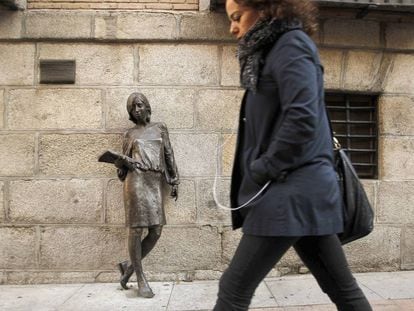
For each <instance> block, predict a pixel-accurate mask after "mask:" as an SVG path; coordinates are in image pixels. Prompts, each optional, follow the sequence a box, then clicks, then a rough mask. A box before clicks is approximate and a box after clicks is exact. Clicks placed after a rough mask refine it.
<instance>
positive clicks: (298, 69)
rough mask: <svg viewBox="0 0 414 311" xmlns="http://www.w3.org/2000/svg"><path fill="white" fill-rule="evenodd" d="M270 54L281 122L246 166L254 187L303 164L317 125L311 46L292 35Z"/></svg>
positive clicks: (297, 35) (292, 33) (315, 81)
mask: <svg viewBox="0 0 414 311" xmlns="http://www.w3.org/2000/svg"><path fill="white" fill-rule="evenodd" d="M309 40H310V39H309ZM271 53H272V54H271V55H270V57H269V61H271V64H272V65H271V68H272V76H273V78H274V79H275V81H276V82H277V86H278V88H279V94H280V95H279V96H280V98H279V99H280V105H281V118H282V121H281V124H280V126H279V127H278V129H277V131H276V132H275V133H273V134H272V138H271V140H270V143H269V145H268V148H267V150H266V151H265V152H263V153H262V154H261V156H260V157H259V158H258V159H256V160H255V161H253V162H252V163H251V164H250V169H251V172H252V177H253V178H254V179H255V180H256V181H257V182H258V183H264V182H265V181H267V180H269V179H278V178H279V177H281V176H283V174H284V173H285V172H287V171H289V170H291V169H294V168H296V167H299V166H300V165H302V164H304V163H303V161H304V158H305V157H304V153H305V152H306V147H307V143H309V141H311V140H313V138H314V137H315V133H316V127H317V124H318V103H319V87H320V86H319V85H318V84H319V83H318V76H317V74H318V73H317V69H316V66H315V61H314V53H315V52H314V51H312V46H311V43H310V42H307V40H306V38H305V34H304V33H301V32H299V31H292V32H290V33H288V34H286V35H284V36H282V37H281V38H280V40H279V42H278V43H277V45H276V47H275V48H274V50H273V51H272V52H271Z"/></svg>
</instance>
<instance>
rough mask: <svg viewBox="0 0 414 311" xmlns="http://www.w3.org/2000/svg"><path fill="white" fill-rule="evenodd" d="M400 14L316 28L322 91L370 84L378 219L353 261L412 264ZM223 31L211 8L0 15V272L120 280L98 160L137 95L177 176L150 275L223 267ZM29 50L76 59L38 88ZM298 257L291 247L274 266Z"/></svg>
mask: <svg viewBox="0 0 414 311" xmlns="http://www.w3.org/2000/svg"><path fill="white" fill-rule="evenodd" d="M32 3H33V1H32ZM413 26H414V23H413V21H409V20H407V21H405V22H403V23H402V22H396V21H394V20H387V21H379V20H376V19H372V20H353V19H341V18H337V17H333V16H330V15H327V16H325V17H324V18H323V20H322V23H321V30H320V32H319V34H318V35H317V36H315V40H316V42H317V43H318V45H319V47H320V53H321V57H322V60H323V63H324V65H325V72H326V75H325V84H326V87H327V89H328V90H331V91H349V92H363V93H372V92H374V93H380V94H381V96H380V102H379V118H380V126H379V141H380V150H379V155H380V157H379V165H380V176H379V178H378V179H377V180H364V185H365V187H366V189H367V192H368V194H369V197H370V200H371V202H372V203H373V205H374V207H375V210H376V226H375V230H374V232H373V233H372V234H371V235H370V236H368V237H367V238H365V239H362V240H360V241H357V242H355V243H352V244H351V245H349V246H347V247H346V251H347V253H348V256H349V260H350V264H351V266H352V268H353V269H354V271H387V270H398V269H412V268H414V252H413V251H412V249H413V246H414V209H413V208H412V206H413V203H414V187H413V186H414V162H413V160H412V154H413V151H414V127H413V124H414V123H413V120H414V100H413V99H414V79H413V75H412V70H411V68H413V66H414V33H413V29H414V27H413ZM227 28H228V25H227V20H226V17H225V16H224V15H223V14H202V13H197V14H189V13H172V12H168V13H166V12H164V13H163V12H158V13H151V12H116V11H114V12H110V13H109V12H104V11H88V12H76V11H55V12H52V13H50V12H48V11H28V12H25V13H23V12H14V13H13V12H6V11H4V12H3V11H0V137H1V139H0V163H1V165H0V250H1V252H0V274H1V275H2V277H1V278H0V282H1V283H42V282H63V283H65V282H89V281H90V282H93V281H116V280H117V279H118V274H117V272H116V271H115V264H116V263H117V262H118V261H120V260H123V259H126V258H127V257H128V255H127V249H126V231H125V228H124V211H123V206H122V195H121V192H122V191H121V187H122V185H121V183H120V182H119V181H118V180H117V178H116V174H115V169H114V168H113V167H111V166H110V165H106V164H102V163H98V162H97V157H98V156H99V154H100V153H102V152H103V151H105V150H107V149H115V150H120V147H121V135H122V133H123V131H124V130H125V129H127V128H128V127H130V126H132V123H131V122H130V121H128V117H127V114H126V110H125V105H126V99H127V97H128V96H129V94H130V93H131V92H134V91H141V92H143V93H144V94H146V96H147V97H148V99H149V101H150V103H151V105H152V108H153V114H152V115H153V120H154V121H163V122H165V123H166V124H167V126H168V127H169V131H170V136H171V141H172V145H173V148H174V151H175V156H176V159H177V162H178V167H179V171H180V174H181V179H182V182H181V185H180V189H179V199H178V201H177V202H175V201H173V200H168V201H167V202H166V206H165V208H166V213H167V222H168V224H167V226H166V227H165V228H164V231H163V234H162V237H161V239H160V241H159V244H157V246H156V248H155V249H154V251H153V252H152V253H151V254H150V255H149V256H148V258H147V259H145V261H144V266H145V268H146V270H148V271H149V276H150V279H153V280H167V279H168V280H171V279H187V280H189V279H209V278H218V277H219V276H220V274H221V271H223V269H224V268H225V267H226V265H227V264H228V262H229V260H230V258H231V256H232V254H233V252H234V249H235V247H236V245H237V242H238V239H239V237H240V232H239V231H236V232H233V231H231V229H230V218H229V212H227V211H223V210H221V209H218V208H217V206H216V205H215V203H214V201H213V196H212V185H213V182H214V176H215V174H216V164H217V163H218V173H219V175H220V176H221V178H220V180H219V183H218V187H217V188H218V193H219V198H220V200H221V202H223V203H228V192H229V186H230V182H229V176H230V172H231V165H232V160H233V152H234V145H235V136H234V133H235V131H236V128H235V126H236V118H237V115H238V109H239V105H240V100H241V96H242V94H243V92H242V90H241V89H240V87H239V82H238V64H237V60H236V58H235V53H236V45H235V43H234V42H233V41H232V40H231V38H230V37H229V36H228V34H227ZM42 59H70V60H75V61H76V81H75V84H60V85H46V84H40V83H39V61H40V60H42ZM223 143H225V145H224V146H223V148H222V150H220V149H219V146H221V145H222V144H223ZM217 158H218V160H219V161H218V162H217ZM301 266H302V264H301V262H300V261H299V259H298V258H297V256H296V255H295V254H294V253H293V252H289V253H288V254H287V255H286V256H285V257H284V258H283V260H282V261H281V263H280V264H279V265H278V266H277V267H276V268H275V270H274V271H273V272H272V274H273V275H276V274H279V273H288V272H292V273H295V272H298V271H299V268H300V267H301ZM301 271H303V269H302V270H301Z"/></svg>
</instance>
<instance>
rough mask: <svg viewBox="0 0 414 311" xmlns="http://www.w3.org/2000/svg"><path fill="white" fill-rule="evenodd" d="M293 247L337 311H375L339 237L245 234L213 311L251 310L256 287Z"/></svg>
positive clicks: (224, 276) (222, 282)
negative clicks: (349, 262)
mask: <svg viewBox="0 0 414 311" xmlns="http://www.w3.org/2000/svg"><path fill="white" fill-rule="evenodd" d="M291 246H293V247H294V248H295V250H296V252H297V253H298V255H299V257H300V258H301V259H302V261H303V262H304V264H305V265H306V266H307V267H308V268H309V270H310V271H311V272H312V274H313V276H314V277H315V278H316V280H317V282H318V284H319V286H320V287H321V289H322V290H323V291H324V292H325V293H326V294H327V295H328V296H329V298H330V299H331V300H332V302H333V303H335V305H336V307H337V308H338V310H341V311H351V310H358V311H371V310H372V308H371V306H370V305H369V302H368V300H367V299H366V297H365V295H364V294H363V292H362V291H361V289H360V288H359V286H358V284H357V283H356V281H355V278H354V277H353V276H352V273H351V271H350V270H349V267H348V263H347V261H346V258H345V254H344V252H343V249H342V246H341V243H340V241H339V239H338V237H337V236H336V235H326V236H306V237H263V236H252V235H246V234H245V235H243V237H242V239H241V240H240V244H239V246H238V248H237V250H236V253H235V254H234V257H233V259H232V261H231V263H230V265H229V267H228V269H227V270H226V271H225V272H224V273H223V275H222V277H221V279H220V284H219V293H218V299H217V302H216V306H215V307H214V311H242V310H248V307H249V304H250V301H251V299H252V297H253V294H254V291H255V290H256V288H257V286H258V285H259V284H260V282H261V281H262V280H263V279H264V277H265V276H266V275H267V273H268V272H269V271H270V270H271V269H272V268H273V267H274V266H275V264H276V263H277V262H278V261H279V260H280V258H281V257H282V256H283V254H285V253H286V251H287V250H288V249H289V248H290V247H291Z"/></svg>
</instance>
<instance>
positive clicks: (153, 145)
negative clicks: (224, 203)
mask: <svg viewBox="0 0 414 311" xmlns="http://www.w3.org/2000/svg"><path fill="white" fill-rule="evenodd" d="M127 111H128V114H129V119H130V120H131V121H132V122H134V123H135V126H134V127H133V128H131V129H129V130H128V131H127V132H126V133H125V134H124V139H123V148H122V153H123V155H122V156H121V157H119V158H118V159H116V160H115V162H114V164H115V166H116V167H117V168H118V177H119V179H120V180H121V181H123V183H124V185H123V197H124V207H125V215H126V225H127V226H128V227H129V234H128V250H129V255H130V259H131V263H132V264H131V265H129V266H128V265H127V262H123V263H120V264H119V268H120V271H121V273H122V276H121V280H120V283H121V286H122V287H123V288H124V289H128V287H127V282H128V280H129V278H130V277H131V275H132V274H133V273H134V271H135V272H136V275H137V281H138V295H139V296H141V297H145V298H151V297H153V296H154V293H153V292H152V290H151V288H150V286H149V284H148V282H147V280H146V278H145V275H144V272H143V269H142V263H141V261H142V259H143V258H144V257H145V256H147V255H148V253H149V252H150V251H151V250H152V249H153V247H154V246H155V244H156V242H157V241H158V239H159V238H160V236H161V231H162V226H163V225H165V223H166V222H165V213H164V207H163V188H164V185H165V183H167V184H169V185H171V187H172V189H171V194H170V195H171V196H172V197H173V198H175V199H177V197H178V192H177V191H178V184H179V177H178V171H177V165H176V163H175V159H174V153H173V150H172V147H171V144H170V139H169V136H168V130H167V127H166V125H165V124H164V123H152V122H150V119H151V106H150V104H149V102H148V99H147V98H146V97H145V96H144V95H143V94H142V93H133V94H131V95H130V96H129V98H128V101H127ZM144 229H148V234H147V235H146V236H145V237H144V238H143V237H142V235H143V232H144Z"/></svg>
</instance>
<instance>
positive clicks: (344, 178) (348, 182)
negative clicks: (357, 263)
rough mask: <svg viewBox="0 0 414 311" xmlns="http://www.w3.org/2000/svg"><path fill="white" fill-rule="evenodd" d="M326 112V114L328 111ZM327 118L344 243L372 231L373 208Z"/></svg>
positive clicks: (342, 240)
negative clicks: (338, 192)
mask: <svg viewBox="0 0 414 311" xmlns="http://www.w3.org/2000/svg"><path fill="white" fill-rule="evenodd" d="M326 114H327V115H328V111H326ZM328 120H329V126H330V127H331V133H332V140H333V145H334V155H335V170H336V172H337V176H338V183H339V188H340V190H341V192H342V199H343V209H344V210H343V212H344V231H343V232H342V233H339V234H338V237H339V240H340V241H341V243H342V244H343V245H344V244H347V243H349V242H352V241H355V240H357V239H360V238H362V237H364V236H366V235H368V234H369V233H371V232H372V230H373V229H374V210H373V208H372V206H371V204H370V203H369V200H368V197H367V194H366V193H365V190H364V187H363V186H362V184H361V181H360V180H359V177H358V175H357V173H356V171H355V169H354V167H353V166H352V163H351V160H350V159H349V158H348V156H347V154H346V152H345V150H344V149H342V147H341V145H340V144H339V142H338V140H337V139H336V138H335V136H334V132H333V131H332V125H331V120H330V118H329V115H328Z"/></svg>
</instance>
